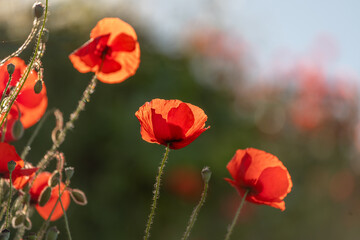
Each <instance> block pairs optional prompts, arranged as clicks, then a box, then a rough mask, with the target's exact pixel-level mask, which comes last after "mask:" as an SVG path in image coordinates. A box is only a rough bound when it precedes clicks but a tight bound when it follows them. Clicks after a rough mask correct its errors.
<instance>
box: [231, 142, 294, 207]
mask: <svg viewBox="0 0 360 240" xmlns="http://www.w3.org/2000/svg"><path fill="white" fill-rule="evenodd" d="M227 169H228V170H229V172H230V175H231V176H232V177H233V179H234V180H231V179H225V180H226V181H228V182H229V183H230V184H231V185H232V186H233V187H235V188H236V189H237V190H238V192H239V194H240V195H241V196H243V195H244V194H245V192H246V191H247V190H249V192H248V195H247V196H246V200H247V201H249V202H253V203H257V204H265V205H269V206H271V207H275V208H279V209H281V210H282V211H284V210H285V202H284V201H283V200H284V198H285V196H286V195H287V194H288V193H289V192H290V191H291V187H292V181H291V177H290V174H289V172H288V171H287V169H286V167H285V166H284V165H283V164H282V162H280V160H279V159H278V158H277V157H275V156H274V155H272V154H270V153H267V152H264V151H261V150H258V149H254V148H247V149H245V150H237V151H236V153H235V155H234V157H233V158H232V159H231V161H230V162H229V163H228V165H227Z"/></svg>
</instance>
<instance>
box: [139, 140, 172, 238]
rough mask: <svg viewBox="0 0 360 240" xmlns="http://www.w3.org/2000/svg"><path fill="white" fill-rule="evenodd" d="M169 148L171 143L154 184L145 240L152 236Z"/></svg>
mask: <svg viewBox="0 0 360 240" xmlns="http://www.w3.org/2000/svg"><path fill="white" fill-rule="evenodd" d="M169 150H170V148H169V145H167V146H166V148H165V154H164V157H163V159H162V161H161V164H160V167H159V173H158V175H157V176H156V183H155V185H154V196H153V202H152V204H151V211H150V214H149V218H148V221H147V224H146V228H145V236H144V240H147V239H148V238H149V236H150V229H151V224H152V223H153V219H154V216H155V209H156V205H157V200H158V199H159V196H160V184H161V176H162V174H163V170H164V167H165V163H166V160H167V158H168V156H169Z"/></svg>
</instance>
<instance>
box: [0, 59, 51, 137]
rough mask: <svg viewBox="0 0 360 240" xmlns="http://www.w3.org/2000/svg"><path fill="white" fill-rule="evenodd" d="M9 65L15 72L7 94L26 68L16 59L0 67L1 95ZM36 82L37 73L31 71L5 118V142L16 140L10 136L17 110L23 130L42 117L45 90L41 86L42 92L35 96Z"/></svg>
mask: <svg viewBox="0 0 360 240" xmlns="http://www.w3.org/2000/svg"><path fill="white" fill-rule="evenodd" d="M9 63H12V64H14V65H15V71H14V73H13V74H12V80H11V82H10V86H9V89H8V90H7V92H6V93H7V94H9V93H10V88H12V87H15V85H16V84H17V83H18V82H19V80H20V78H21V76H22V74H23V73H24V72H25V69H26V67H27V66H26V64H25V62H24V61H23V60H22V59H21V58H18V57H13V58H11V59H10V60H8V61H7V62H5V63H4V65H2V66H0V94H2V92H3V91H4V90H5V87H6V84H7V82H8V81H9V73H8V72H7V65H8V64H9ZM37 80H38V75H37V73H36V72H35V71H31V72H30V74H29V76H28V78H27V79H26V82H25V84H24V86H23V88H22V89H21V91H20V94H19V95H18V97H17V98H16V100H15V103H14V105H13V106H12V107H11V109H10V112H9V114H8V116H7V121H8V123H7V131H6V133H5V141H13V140H16V139H14V136H13V134H12V126H13V124H14V122H15V121H16V120H17V119H18V117H19V110H20V121H21V123H22V125H23V126H24V128H29V127H31V126H32V125H34V124H35V123H37V121H39V120H40V118H41V117H42V116H43V115H44V113H45V110H46V107H47V104H48V99H47V95H46V88H45V85H44V84H43V88H42V91H41V92H40V93H38V94H36V93H35V91H34V86H35V83H36V81H37Z"/></svg>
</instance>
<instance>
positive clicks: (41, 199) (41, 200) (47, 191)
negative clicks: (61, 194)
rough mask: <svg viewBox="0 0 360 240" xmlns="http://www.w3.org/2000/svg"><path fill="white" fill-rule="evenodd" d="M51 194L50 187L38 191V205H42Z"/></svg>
mask: <svg viewBox="0 0 360 240" xmlns="http://www.w3.org/2000/svg"><path fill="white" fill-rule="evenodd" d="M50 196H51V187H46V188H44V190H42V192H41V193H40V197H39V205H40V207H43V206H44V205H45V204H46V203H47V202H48V201H49V199H50Z"/></svg>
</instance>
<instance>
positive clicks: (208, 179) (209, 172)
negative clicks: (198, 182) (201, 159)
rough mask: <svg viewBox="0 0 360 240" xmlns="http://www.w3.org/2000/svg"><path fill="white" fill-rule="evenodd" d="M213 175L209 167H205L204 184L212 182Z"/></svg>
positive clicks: (202, 172)
mask: <svg viewBox="0 0 360 240" xmlns="http://www.w3.org/2000/svg"><path fill="white" fill-rule="evenodd" d="M211 173H212V172H211V171H210V168H209V167H204V168H203V170H201V176H202V179H203V180H204V182H206V183H208V182H209V181H210V178H211Z"/></svg>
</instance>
